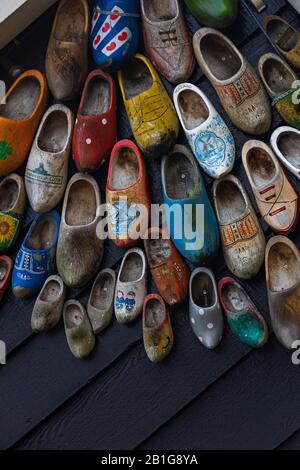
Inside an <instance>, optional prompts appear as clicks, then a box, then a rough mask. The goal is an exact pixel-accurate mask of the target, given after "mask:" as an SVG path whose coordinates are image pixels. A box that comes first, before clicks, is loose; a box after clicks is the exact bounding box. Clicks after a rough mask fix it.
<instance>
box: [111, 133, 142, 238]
mask: <svg viewBox="0 0 300 470" xmlns="http://www.w3.org/2000/svg"><path fill="white" fill-rule="evenodd" d="M106 204H107V209H108V233H109V237H110V239H111V240H113V241H114V243H115V244H116V245H117V246H119V247H124V246H128V245H134V244H135V243H137V241H138V240H139V238H140V237H141V236H142V235H143V234H144V233H145V232H146V230H147V228H148V224H149V217H150V212H151V201H150V193H149V183H148V175H147V168H146V165H145V162H144V159H143V157H142V155H141V153H140V151H139V149H138V148H137V146H136V145H135V144H134V143H133V142H131V141H130V140H126V139H125V140H120V141H119V142H118V143H117V144H116V145H115V146H114V148H113V150H112V153H111V157H110V163H109V169H108V176H107V183H106Z"/></svg>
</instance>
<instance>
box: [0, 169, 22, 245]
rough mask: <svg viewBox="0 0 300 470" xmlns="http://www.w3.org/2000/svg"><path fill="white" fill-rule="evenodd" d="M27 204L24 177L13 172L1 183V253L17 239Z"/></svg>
mask: <svg viewBox="0 0 300 470" xmlns="http://www.w3.org/2000/svg"><path fill="white" fill-rule="evenodd" d="M25 204H26V192H25V186H24V182H23V179H22V177H21V176H19V175H17V174H15V173H12V174H11V175H9V176H7V177H6V178H4V179H3V180H2V181H1V183H0V253H2V252H4V251H7V250H8V249H9V248H11V247H12V246H13V244H14V242H15V241H16V238H17V236H18V233H19V228H20V223H21V219H22V216H23V214H24V210H25Z"/></svg>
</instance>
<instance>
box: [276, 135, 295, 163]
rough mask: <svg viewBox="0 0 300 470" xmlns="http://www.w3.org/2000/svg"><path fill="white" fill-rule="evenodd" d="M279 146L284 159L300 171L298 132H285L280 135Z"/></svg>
mask: <svg viewBox="0 0 300 470" xmlns="http://www.w3.org/2000/svg"><path fill="white" fill-rule="evenodd" d="M277 145H278V148H279V150H280V152H281V153H282V155H283V156H284V158H285V159H286V160H287V161H288V162H289V163H290V164H291V165H293V166H294V167H295V168H298V169H299V170H300V135H299V134H297V133H296V132H291V131H290V132H283V133H282V134H280V135H279V137H278V140H277Z"/></svg>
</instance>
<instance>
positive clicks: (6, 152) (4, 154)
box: [0, 140, 13, 160]
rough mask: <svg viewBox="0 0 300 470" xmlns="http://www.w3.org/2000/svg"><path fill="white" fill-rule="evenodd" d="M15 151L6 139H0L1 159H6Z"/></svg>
mask: <svg viewBox="0 0 300 470" xmlns="http://www.w3.org/2000/svg"><path fill="white" fill-rule="evenodd" d="M12 153H13V149H12V148H11V146H10V145H9V143H8V142H7V141H6V140H0V160H6V159H7V158H8V157H10V156H11V155H12Z"/></svg>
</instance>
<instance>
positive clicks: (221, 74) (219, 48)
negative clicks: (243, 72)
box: [200, 33, 242, 81]
mask: <svg viewBox="0 0 300 470" xmlns="http://www.w3.org/2000/svg"><path fill="white" fill-rule="evenodd" d="M200 48H201V51H202V55H203V59H204V61H205V63H206V65H207V67H208V68H209V70H210V73H211V74H212V75H213V76H214V77H215V78H216V79H217V80H222V81H224V80H229V79H230V78H232V77H233V76H234V75H236V74H237V73H238V72H239V70H240V68H241V67H242V62H241V59H240V57H239V56H238V54H237V53H236V52H235V50H234V49H233V48H232V47H231V45H230V44H228V43H227V42H225V40H224V39H223V38H222V37H220V36H218V35H217V34H213V33H210V34H207V35H206V36H204V37H203V38H202V39H201V42H200Z"/></svg>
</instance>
